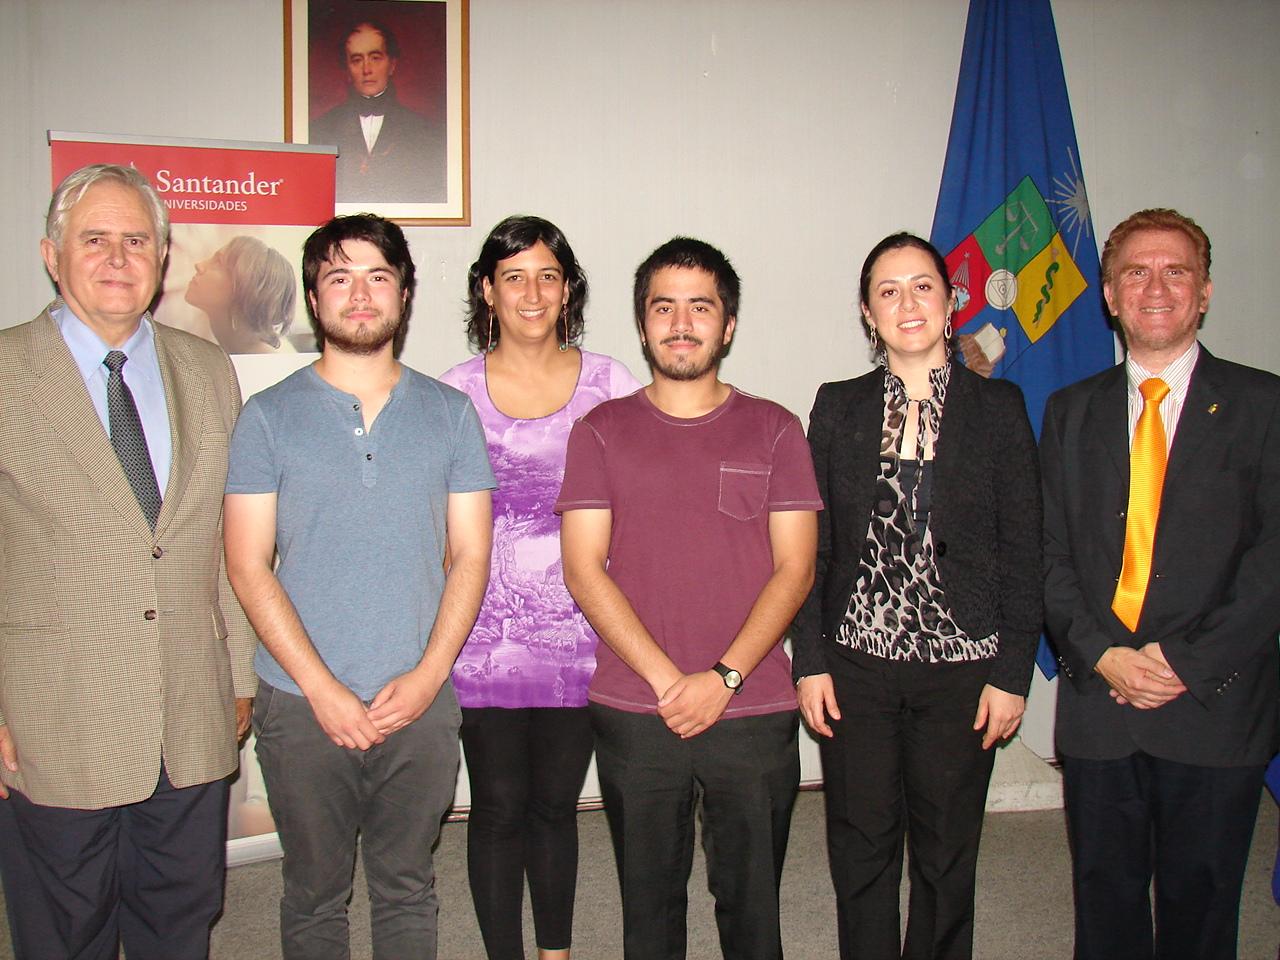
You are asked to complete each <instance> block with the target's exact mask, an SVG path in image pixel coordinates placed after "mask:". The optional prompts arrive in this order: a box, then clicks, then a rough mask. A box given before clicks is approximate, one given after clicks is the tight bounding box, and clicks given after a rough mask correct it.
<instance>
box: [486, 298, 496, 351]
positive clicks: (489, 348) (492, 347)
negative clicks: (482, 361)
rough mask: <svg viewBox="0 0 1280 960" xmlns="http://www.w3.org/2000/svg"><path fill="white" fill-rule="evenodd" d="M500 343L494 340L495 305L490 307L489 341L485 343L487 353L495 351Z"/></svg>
mask: <svg viewBox="0 0 1280 960" xmlns="http://www.w3.org/2000/svg"><path fill="white" fill-rule="evenodd" d="M497 347H498V345H497V344H496V343H494V342H493V307H490V308H489V342H488V343H487V344H486V345H485V348H484V352H485V353H493V351H494V350H496V349H497Z"/></svg>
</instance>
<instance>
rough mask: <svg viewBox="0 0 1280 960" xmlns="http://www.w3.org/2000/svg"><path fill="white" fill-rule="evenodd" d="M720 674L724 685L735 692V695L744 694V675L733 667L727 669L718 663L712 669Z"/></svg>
mask: <svg viewBox="0 0 1280 960" xmlns="http://www.w3.org/2000/svg"><path fill="white" fill-rule="evenodd" d="M711 669H712V670H714V671H715V672H716V673H718V674H720V679H722V680H723V681H724V685H725V686H726V687H728V688H729V689H730V690H732V691H733V693H734V695H735V696H736V695H738V694H740V693H741V692H742V674H740V673H739V672H738V671H737V670H735V669H733V667H726V666H725V665H724V664H723V663H717V664H716V665H715V666H714V667H712V668H711Z"/></svg>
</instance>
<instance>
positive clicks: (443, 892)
mask: <svg viewBox="0 0 1280 960" xmlns="http://www.w3.org/2000/svg"><path fill="white" fill-rule="evenodd" d="M1277 820H1278V818H1277V808H1276V805H1275V804H1274V803H1272V802H1271V800H1270V798H1269V797H1268V796H1266V795H1264V796H1263V802H1262V809H1261V812H1260V814H1259V818H1258V827H1257V832H1256V834H1255V838H1254V852H1253V856H1252V858H1251V860H1250V863H1249V872H1248V877H1247V880H1246V884H1245V893H1244V900H1243V904H1242V907H1241V940H1240V957H1241V958H1242V960H1273V958H1276V957H1277V943H1280V907H1277V906H1276V904H1275V903H1274V901H1272V899H1271V892H1270V877H1271V866H1272V862H1273V858H1274V856H1275V850H1276V840H1277V832H1278V830H1280V826H1278V822H1277ZM579 824H580V832H581V860H582V865H581V869H580V872H579V877H578V901H577V918H576V921H575V927H574V934H575V940H574V956H575V957H577V958H579V960H596V958H600V960H609V958H615V957H620V956H621V949H620V948H619V924H620V913H619V907H618V888H617V874H616V873H615V871H614V866H613V856H612V852H611V850H610V846H609V839H608V829H607V826H606V824H605V819H604V814H603V813H599V812H592V813H584V814H582V815H581V816H580V817H579ZM436 864H437V871H438V873H439V885H440V896H441V936H440V957H441V960H472V958H483V956H484V952H483V950H482V948H481V945H480V935H479V931H478V929H477V927H476V922H475V916H474V914H473V913H472V910H471V900H470V894H469V893H468V891H467V881H466V826H465V825H464V824H461V823H454V824H447V825H446V826H445V828H444V832H443V836H442V838H441V843H440V849H439V850H438V852H437V854H436ZM361 882H362V881H361V880H360V878H359V877H357V883H358V884H359V883H361ZM689 886H690V909H689V957H690V958H693V960H698V958H709V957H718V956H719V955H720V953H719V949H718V941H717V939H716V933H715V923H714V919H713V917H712V906H711V901H710V898H709V897H708V895H707V892H706V880H705V873H704V868H703V864H702V860H701V856H700V855H699V859H698V861H697V862H696V863H695V866H694V875H693V878H692V880H691V881H690V885H689ZM978 891H979V893H978V914H977V937H976V945H975V946H976V949H975V953H976V956H977V957H979V958H985V960H1005V958H1008V960H1014V958H1017V960H1023V958H1033V960H1058V958H1063V960H1065V958H1068V957H1070V955H1071V888H1070V881H1069V861H1068V857H1067V849H1066V836H1065V829H1064V826H1063V819H1062V813H1061V811H1047V812H1042V813H996V814H989V815H988V816H987V822H986V827H985V834H984V836H983V847H982V858H981V862H980V864H979V868H978ZM279 895H280V866H279V863H278V862H275V861H273V862H268V863H261V864H253V865H250V866H244V867H236V868H234V869H233V870H231V871H230V873H229V876H228V881H227V908H226V913H225V915H224V917H223V919H222V920H221V922H220V923H219V924H218V926H217V927H216V928H215V929H214V933H213V956H214V958H216V960H275V958H278V957H279V956H280V950H279V944H278V940H277V927H276V903H277V900H278V898H279ZM782 896H783V904H782V922H783V938H784V942H785V944H786V949H787V956H788V957H789V958H790V960H810V958H813V960H817V958H830V957H834V956H835V954H836V939H835V906H834V903H833V901H832V895H831V888H830V881H829V879H828V876H827V868H826V854H825V849H824V840H823V826H822V796H821V794H820V793H803V794H801V796H800V799H799V801H798V802H797V804H796V813H795V819H794V821H793V825H792V831H791V848H790V851H789V853H788V858H787V867H786V873H785V876H784V878H783V893H782ZM526 910H527V907H526ZM351 924H352V941H353V944H352V946H353V949H352V956H353V958H355V960H362V958H368V957H369V956H370V954H369V946H368V945H369V911H368V902H367V900H366V898H365V896H364V893H363V891H362V890H359V889H357V894H356V897H355V900H354V902H353V904H352V911H351ZM526 929H527V930H528V931H529V932H528V937H527V941H526V942H527V943H528V944H529V945H530V950H531V951H532V943H533V940H532V927H531V925H530V924H529V922H528V920H527V918H526ZM0 935H2V939H3V944H2V945H0V958H12V956H13V955H12V953H10V952H8V951H9V945H8V935H7V930H6V929H4V926H3V914H0ZM531 955H532V952H531Z"/></svg>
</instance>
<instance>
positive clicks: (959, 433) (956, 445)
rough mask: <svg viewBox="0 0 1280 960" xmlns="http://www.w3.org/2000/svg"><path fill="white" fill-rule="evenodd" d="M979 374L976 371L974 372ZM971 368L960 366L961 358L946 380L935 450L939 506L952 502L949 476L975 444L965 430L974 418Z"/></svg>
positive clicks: (935, 496) (934, 499)
mask: <svg viewBox="0 0 1280 960" xmlns="http://www.w3.org/2000/svg"><path fill="white" fill-rule="evenodd" d="M972 376H977V374H972ZM969 377H970V371H969V370H968V369H966V368H964V367H961V366H960V364H959V362H958V361H957V362H954V363H952V365H951V379H950V381H949V382H948V384H947V399H946V402H945V404H944V405H943V408H942V423H941V425H940V426H939V434H938V440H937V447H936V449H935V450H934V452H933V455H934V464H933V495H932V502H933V504H934V505H935V507H936V506H940V505H942V504H945V503H949V502H951V501H950V494H949V491H948V489H947V488H948V482H947V481H948V478H949V477H951V476H952V475H953V473H954V472H955V469H956V466H955V465H956V463H957V461H958V460H959V458H960V457H962V456H964V455H965V451H966V450H971V449H972V446H971V444H969V443H968V442H967V441H966V440H965V434H966V433H967V432H968V431H969V427H970V425H971V424H972V422H973V419H972V416H973V404H974V399H975V398H974V393H973V387H974V384H973V381H972V380H970V379H969Z"/></svg>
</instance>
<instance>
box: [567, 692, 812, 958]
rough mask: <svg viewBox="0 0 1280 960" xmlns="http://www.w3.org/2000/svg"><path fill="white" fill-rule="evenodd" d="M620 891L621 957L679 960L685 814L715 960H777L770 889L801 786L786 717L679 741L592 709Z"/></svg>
mask: <svg viewBox="0 0 1280 960" xmlns="http://www.w3.org/2000/svg"><path fill="white" fill-rule="evenodd" d="M587 709H588V710H589V711H590V713H591V725H592V728H593V729H594V731H595V736H596V763H597V765H598V768H599V771H600V787H601V790H602V792H603V793H604V809H605V814H606V815H607V816H608V818H609V830H610V832H611V834H612V835H613V849H614V855H615V857H616V859H617V861H618V880H619V883H620V884H621V886H622V935H623V956H624V957H625V958H626V960H683V958H684V957H685V954H686V950H687V936H686V934H687V929H686V914H687V910H688V905H689V897H688V894H689V872H690V870H691V869H692V867H693V842H694V817H695V816H696V813H697V807H698V800H699V799H701V801H702V847H703V850H704V852H705V853H706V857H707V884H708V886H709V887H710V889H711V895H712V897H714V898H715V902H716V926H717V928H718V929H719V932H720V950H721V953H722V954H723V956H724V958H725V960H781V958H782V937H781V932H780V927H779V921H778V885H779V883H780V882H781V880H782V864H783V861H784V860H785V859H786V855H787V838H788V836H789V835H790V830H791V809H792V807H793V806H794V805H795V798H796V788H797V787H798V786H799V783H800V753H799V748H798V745H797V740H796V735H797V732H798V729H799V721H798V717H797V714H796V712H795V711H794V710H788V711H786V712H784V713H769V714H765V715H763V716H757V717H736V718H732V719H723V718H722V719H721V720H719V721H718V722H717V723H716V724H715V725H714V726H712V727H710V728H709V729H708V730H706V731H704V732H702V733H700V734H698V735H697V736H696V737H690V738H689V739H688V740H681V739H680V738H679V737H678V736H677V735H676V734H674V733H672V732H671V731H670V730H669V729H667V725H666V724H665V723H663V721H662V718H661V717H658V716H656V715H654V714H647V713H628V712H626V711H623V710H614V709H612V708H610V707H604V706H601V705H600V704H596V703H593V704H590V705H589V706H588V707H587Z"/></svg>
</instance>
